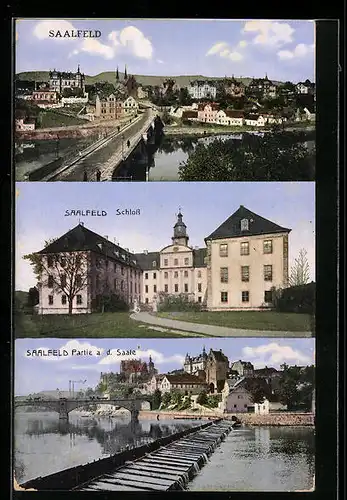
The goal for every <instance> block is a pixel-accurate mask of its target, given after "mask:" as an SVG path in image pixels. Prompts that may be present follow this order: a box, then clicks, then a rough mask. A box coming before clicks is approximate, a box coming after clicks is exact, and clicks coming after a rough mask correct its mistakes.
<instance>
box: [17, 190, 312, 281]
mask: <svg viewBox="0 0 347 500" xmlns="http://www.w3.org/2000/svg"><path fill="white" fill-rule="evenodd" d="M16 189H17V193H16V194H17V196H16V227H15V231H16V245H15V253H16V260H15V270H16V272H15V289H16V290H24V291H25V290H29V288H30V287H32V286H35V285H36V279H35V275H34V273H33V271H32V267H31V265H30V263H29V262H28V261H27V260H24V259H23V256H24V255H26V254H28V253H32V252H37V251H39V250H42V248H43V247H44V242H45V241H47V240H49V239H51V238H57V237H60V236H62V235H63V234H65V233H66V232H67V231H69V230H70V229H72V228H73V227H75V226H77V224H78V223H79V222H80V221H81V222H83V223H84V225H85V227H87V228H88V229H90V230H91V231H94V232H96V233H97V234H99V235H100V236H104V237H105V236H107V237H108V239H109V240H110V241H112V242H115V241H116V242H118V243H119V245H120V246H121V247H123V248H128V249H129V250H130V251H131V252H133V253H142V252H143V251H144V250H148V251H159V250H161V249H162V248H164V247H166V246H167V245H169V244H170V243H171V237H172V235H173V226H174V224H175V222H176V215H177V212H178V209H179V207H181V210H182V213H183V220H184V222H185V224H186V225H187V232H188V235H189V237H190V239H189V245H191V246H192V247H195V246H199V247H200V248H201V247H205V243H204V238H206V237H207V236H208V235H209V234H211V233H212V232H213V231H214V230H215V229H217V227H219V226H220V224H222V223H223V222H224V221H225V220H226V219H227V218H228V217H229V216H230V215H231V214H232V213H234V212H235V211H236V210H237V209H238V208H239V206H240V205H244V206H245V207H246V208H248V209H249V210H251V211H252V212H254V213H256V214H258V215H260V216H262V217H264V218H266V219H269V220H271V221H272V222H275V223H277V224H279V225H280V226H282V227H286V228H290V229H292V231H291V233H290V234H289V264H290V266H291V265H292V264H293V262H294V260H295V258H297V256H298V253H299V251H300V249H301V248H304V249H305V250H306V251H307V258H308V262H309V266H310V279H311V280H313V281H314V280H315V183H314V182H293V183H292V182H233V183H232V182H230V183H228V182H217V183H208V182H163V183H156V182H153V183H84V184H83V189H81V184H80V183H64V186H63V187H62V184H61V183H28V182H19V183H16ZM78 209H79V210H86V209H88V210H99V211H102V210H104V211H105V212H107V215H106V216H99V217H98V216H88V217H83V216H82V215H75V216H70V215H69V216H65V213H66V210H68V211H69V213H70V212H71V210H78ZM117 209H121V210H123V209H135V210H136V209H140V215H117Z"/></svg>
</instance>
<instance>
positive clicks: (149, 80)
mask: <svg viewBox="0 0 347 500" xmlns="http://www.w3.org/2000/svg"><path fill="white" fill-rule="evenodd" d="M123 76H124V74H123V73H119V77H120V79H122V78H123ZM134 77H135V78H136V81H137V82H138V83H139V84H141V85H153V86H155V85H160V84H161V83H162V82H163V81H164V80H166V79H167V78H173V79H174V80H176V82H177V84H178V85H179V86H180V87H187V86H188V84H189V82H190V81H192V80H221V79H222V77H211V76H203V75H178V76H172V75H171V76H152V75H134ZM16 78H17V79H18V80H30V81H38V82H45V81H48V80H49V72H48V71H25V72H23V73H18V74H16ZM115 80H116V78H115V72H114V71H105V72H103V73H99V74H98V75H94V76H89V75H86V84H87V85H91V84H93V83H96V82H111V83H114V82H115ZM237 80H240V81H242V82H243V83H244V84H245V85H248V84H249V82H250V81H251V80H252V78H250V77H245V78H237ZM273 83H275V84H278V83H281V82H277V81H275V80H273Z"/></svg>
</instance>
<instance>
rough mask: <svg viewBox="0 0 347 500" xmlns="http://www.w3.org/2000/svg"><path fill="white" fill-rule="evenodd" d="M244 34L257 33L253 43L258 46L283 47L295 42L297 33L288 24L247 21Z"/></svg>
mask: <svg viewBox="0 0 347 500" xmlns="http://www.w3.org/2000/svg"><path fill="white" fill-rule="evenodd" d="M242 32H243V33H255V37H254V38H253V40H252V41H253V43H254V44H258V45H269V46H282V45H285V44H286V43H291V42H293V33H294V32H295V30H294V28H292V27H291V26H290V25H289V24H288V23H281V22H277V21H258V20H256V21H247V22H246V23H245V25H244V27H243V30H242Z"/></svg>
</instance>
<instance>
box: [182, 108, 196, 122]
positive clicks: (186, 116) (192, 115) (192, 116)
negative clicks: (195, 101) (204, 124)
mask: <svg viewBox="0 0 347 500" xmlns="http://www.w3.org/2000/svg"><path fill="white" fill-rule="evenodd" d="M181 117H182V120H191V121H198V112H197V111H195V110H191V111H182V114H181Z"/></svg>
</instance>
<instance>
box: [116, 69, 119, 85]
mask: <svg viewBox="0 0 347 500" xmlns="http://www.w3.org/2000/svg"><path fill="white" fill-rule="evenodd" d="M116 81H117V82H119V72H118V66H117V71H116Z"/></svg>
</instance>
